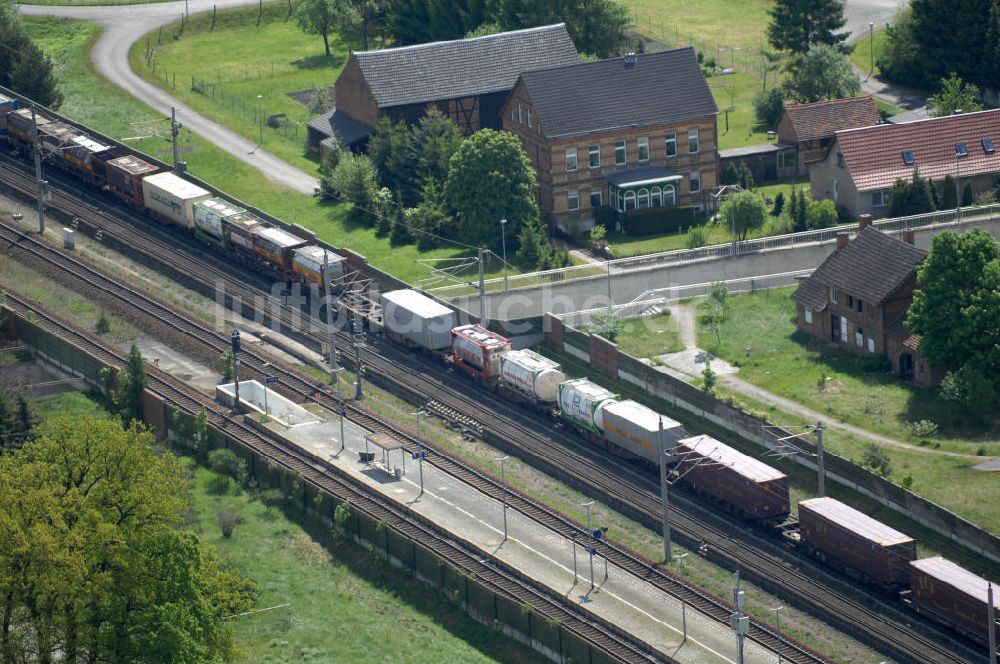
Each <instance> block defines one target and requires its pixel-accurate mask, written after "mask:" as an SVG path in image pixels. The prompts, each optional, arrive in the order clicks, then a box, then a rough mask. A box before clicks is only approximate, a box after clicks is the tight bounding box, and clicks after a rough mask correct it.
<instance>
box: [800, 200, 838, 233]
mask: <svg viewBox="0 0 1000 664" xmlns="http://www.w3.org/2000/svg"><path fill="white" fill-rule="evenodd" d="M836 223H837V206H836V204H834V202H833V201H831V200H822V201H809V203H808V204H807V206H806V227H808V228H810V229H815V228H830V227H831V226H834V225H835V224H836Z"/></svg>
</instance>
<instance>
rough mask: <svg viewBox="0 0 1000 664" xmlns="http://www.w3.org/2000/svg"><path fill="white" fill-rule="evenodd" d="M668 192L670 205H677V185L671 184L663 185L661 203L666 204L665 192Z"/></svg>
mask: <svg viewBox="0 0 1000 664" xmlns="http://www.w3.org/2000/svg"><path fill="white" fill-rule="evenodd" d="M668 191H669V192H670V205H672V206H673V205H677V187H675V186H674V185H672V184H666V185H663V204H664V205H666V204H667V192H668Z"/></svg>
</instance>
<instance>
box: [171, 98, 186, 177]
mask: <svg viewBox="0 0 1000 664" xmlns="http://www.w3.org/2000/svg"><path fill="white" fill-rule="evenodd" d="M183 126H184V125H182V124H181V123H180V122H178V121H177V109H176V108H174V107H173V106H171V107H170V141H171V143H173V147H174V172H175V173H183V172H184V165H183V164H182V162H181V149H180V144H179V143H178V141H177V137H178V136H180V133H181V127H183Z"/></svg>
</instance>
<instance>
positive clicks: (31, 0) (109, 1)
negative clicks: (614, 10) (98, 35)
mask: <svg viewBox="0 0 1000 664" xmlns="http://www.w3.org/2000/svg"><path fill="white" fill-rule="evenodd" d="M151 2H170V0H28V2H21V3H20V4H22V5H48V6H62V7H88V6H94V7H96V6H102V5H144V4H148V3H151Z"/></svg>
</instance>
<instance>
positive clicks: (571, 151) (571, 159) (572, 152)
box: [566, 148, 579, 171]
mask: <svg viewBox="0 0 1000 664" xmlns="http://www.w3.org/2000/svg"><path fill="white" fill-rule="evenodd" d="M571 163H572V166H570V164H571ZM578 167H579V164H578V163H577V160H576V148H566V170H567V171H575V170H577V168H578Z"/></svg>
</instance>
